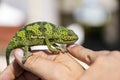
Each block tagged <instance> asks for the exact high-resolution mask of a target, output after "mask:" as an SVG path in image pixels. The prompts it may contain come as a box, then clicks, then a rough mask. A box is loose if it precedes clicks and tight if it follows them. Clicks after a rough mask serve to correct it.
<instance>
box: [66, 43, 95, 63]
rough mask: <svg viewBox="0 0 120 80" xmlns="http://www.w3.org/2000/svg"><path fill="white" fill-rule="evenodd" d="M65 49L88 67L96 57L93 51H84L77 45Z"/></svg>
mask: <svg viewBox="0 0 120 80" xmlns="http://www.w3.org/2000/svg"><path fill="white" fill-rule="evenodd" d="M67 49H68V51H69V52H70V54H71V55H73V56H74V57H76V58H77V59H79V60H81V61H83V62H85V63H87V64H88V65H90V64H92V63H93V62H94V61H95V59H96V57H97V55H96V54H95V52H94V51H92V50H89V49H86V48H84V47H82V46H79V45H71V46H68V48H67Z"/></svg>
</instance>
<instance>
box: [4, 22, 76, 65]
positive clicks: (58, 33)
mask: <svg viewBox="0 0 120 80" xmlns="http://www.w3.org/2000/svg"><path fill="white" fill-rule="evenodd" d="M77 39H78V37H77V35H76V34H75V33H74V32H73V31H72V30H69V29H67V28H65V27H62V26H57V27H56V25H54V24H52V23H49V22H34V23H31V24H28V25H26V26H25V27H23V28H21V29H20V30H19V31H18V32H16V34H15V35H14V36H13V38H12V39H11V41H10V42H9V44H8V47H7V48H6V61H7V65H9V57H10V53H11V51H12V50H13V49H15V48H20V47H23V50H24V57H23V63H25V61H26V60H27V58H28V57H29V55H28V50H29V48H30V47H31V46H35V45H47V47H48V49H49V50H50V51H51V52H53V53H59V52H63V53H64V50H62V48H60V46H58V45H57V44H56V43H59V44H71V43H74V42H75V41H77Z"/></svg>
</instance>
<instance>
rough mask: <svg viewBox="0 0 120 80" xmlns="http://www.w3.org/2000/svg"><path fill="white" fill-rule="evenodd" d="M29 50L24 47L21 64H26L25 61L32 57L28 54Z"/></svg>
mask: <svg viewBox="0 0 120 80" xmlns="http://www.w3.org/2000/svg"><path fill="white" fill-rule="evenodd" d="M28 50H29V47H28V46H25V47H24V56H23V59H22V63H23V64H24V63H25V62H26V60H27V59H28V58H29V57H30V56H31V55H32V54H28V53H29V52H28Z"/></svg>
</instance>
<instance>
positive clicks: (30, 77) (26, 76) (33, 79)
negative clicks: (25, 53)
mask: <svg viewBox="0 0 120 80" xmlns="http://www.w3.org/2000/svg"><path fill="white" fill-rule="evenodd" d="M38 79H39V77H37V76H36V75H34V74H32V73H31V72H28V71H24V72H23V73H22V75H20V76H19V77H18V78H17V79H16V80H38Z"/></svg>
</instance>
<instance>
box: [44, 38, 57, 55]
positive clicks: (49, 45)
mask: <svg viewBox="0 0 120 80" xmlns="http://www.w3.org/2000/svg"><path fill="white" fill-rule="evenodd" d="M45 42H46V44H47V47H48V49H49V50H50V51H51V52H53V53H58V52H59V51H58V50H57V49H56V48H54V47H52V44H51V43H50V41H49V39H48V38H47V37H46V38H45Z"/></svg>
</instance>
